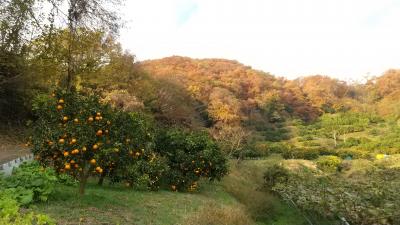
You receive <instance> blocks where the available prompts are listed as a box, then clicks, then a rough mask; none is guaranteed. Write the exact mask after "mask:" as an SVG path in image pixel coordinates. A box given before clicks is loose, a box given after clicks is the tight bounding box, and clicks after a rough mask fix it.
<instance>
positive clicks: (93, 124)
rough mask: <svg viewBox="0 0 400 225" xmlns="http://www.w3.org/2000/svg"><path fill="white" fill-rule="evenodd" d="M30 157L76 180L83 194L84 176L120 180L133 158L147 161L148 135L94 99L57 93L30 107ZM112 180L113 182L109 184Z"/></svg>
mask: <svg viewBox="0 0 400 225" xmlns="http://www.w3.org/2000/svg"><path fill="white" fill-rule="evenodd" d="M33 111H34V114H35V115H36V116H37V117H38V119H37V121H36V122H35V124H34V129H33V130H34V132H33V139H32V143H33V149H32V151H33V153H34V154H35V157H36V159H37V160H38V161H40V163H41V164H43V165H46V166H51V167H54V168H55V170H56V171H57V172H58V173H67V174H69V175H71V176H72V177H74V178H76V179H77V180H78V181H79V183H80V187H79V192H80V194H84V190H85V185H86V182H87V179H88V178H89V176H92V175H96V174H97V175H100V176H101V180H102V179H103V178H104V177H106V176H109V177H111V178H113V179H114V178H115V177H120V175H118V176H117V175H116V172H114V171H125V168H126V166H127V165H128V164H129V163H131V162H134V161H136V160H137V159H138V158H141V157H144V156H145V155H149V154H150V153H149V151H148V149H149V148H150V147H151V146H150V145H151V144H148V142H151V139H152V134H151V133H150V130H148V127H146V126H147V125H148V124H147V123H146V122H145V121H143V120H142V118H140V116H138V115H135V114H128V113H126V112H118V111H116V110H113V109H112V108H111V107H110V106H109V105H106V104H102V103H100V101H99V98H98V97H97V96H96V95H94V94H87V95H85V94H81V93H78V92H73V91H72V92H66V91H63V90H57V91H56V92H55V93H54V94H53V95H52V97H49V96H44V95H40V96H38V97H37V98H36V99H35V100H34V103H33ZM115 180H117V179H115Z"/></svg>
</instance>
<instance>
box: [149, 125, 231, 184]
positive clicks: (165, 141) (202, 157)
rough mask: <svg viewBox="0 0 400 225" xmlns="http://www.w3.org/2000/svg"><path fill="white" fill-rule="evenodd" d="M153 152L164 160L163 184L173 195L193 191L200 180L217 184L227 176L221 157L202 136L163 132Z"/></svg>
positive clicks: (211, 142)
mask: <svg viewBox="0 0 400 225" xmlns="http://www.w3.org/2000/svg"><path fill="white" fill-rule="evenodd" d="M155 149H156V152H157V153H158V154H159V155H160V156H161V157H165V158H166V159H167V163H168V167H169V170H168V171H166V172H165V174H164V175H163V180H164V182H165V183H166V184H168V185H169V186H170V188H171V190H173V191H178V190H179V191H186V190H188V191H194V190H196V189H197V187H198V183H197V182H198V181H199V179H200V178H202V177H203V178H207V179H209V180H214V179H217V180H219V179H221V178H222V177H223V176H224V175H226V174H227V172H228V168H227V160H226V158H225V156H224V155H223V154H222V152H221V151H220V149H219V148H218V145H217V144H216V143H215V142H214V141H213V140H212V139H211V138H210V135H209V134H207V133H206V132H186V131H183V130H180V129H171V130H164V131H162V132H160V133H159V135H158V137H157V140H156V148H155Z"/></svg>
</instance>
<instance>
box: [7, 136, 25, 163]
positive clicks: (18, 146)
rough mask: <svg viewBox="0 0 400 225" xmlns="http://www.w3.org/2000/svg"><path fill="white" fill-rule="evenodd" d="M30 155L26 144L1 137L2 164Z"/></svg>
mask: <svg viewBox="0 0 400 225" xmlns="http://www.w3.org/2000/svg"><path fill="white" fill-rule="evenodd" d="M29 153H30V150H29V148H27V147H25V146H24V143H22V142H21V141H18V140H14V139H12V138H10V137H8V136H6V135H0V164H2V163H6V162H8V161H10V160H13V159H16V158H18V157H20V156H25V155H27V154H29Z"/></svg>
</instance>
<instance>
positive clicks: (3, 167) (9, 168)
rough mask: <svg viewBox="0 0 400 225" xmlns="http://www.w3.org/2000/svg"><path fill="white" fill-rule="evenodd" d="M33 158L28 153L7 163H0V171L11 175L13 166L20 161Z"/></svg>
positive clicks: (16, 165) (17, 164)
mask: <svg viewBox="0 0 400 225" xmlns="http://www.w3.org/2000/svg"><path fill="white" fill-rule="evenodd" d="M31 160H33V154H28V155H25V156H21V157H19V158H17V159H14V160H11V161H9V162H7V163H4V164H1V165H0V173H3V174H4V175H6V176H9V175H11V173H12V171H13V169H14V168H15V167H18V166H19V165H21V163H23V162H25V161H31Z"/></svg>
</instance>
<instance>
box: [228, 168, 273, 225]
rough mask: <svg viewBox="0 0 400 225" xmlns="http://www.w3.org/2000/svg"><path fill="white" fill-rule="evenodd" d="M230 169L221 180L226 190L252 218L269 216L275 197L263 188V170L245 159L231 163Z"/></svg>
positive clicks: (259, 218) (257, 218)
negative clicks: (239, 162)
mask: <svg viewBox="0 0 400 225" xmlns="http://www.w3.org/2000/svg"><path fill="white" fill-rule="evenodd" d="M230 170H231V171H230V174H229V175H228V176H227V177H225V178H224V181H223V186H224V189H225V190H226V192H228V193H229V194H231V195H232V196H234V197H235V198H236V199H237V200H238V201H239V202H240V203H242V204H243V205H244V206H245V207H246V208H247V210H248V212H249V214H250V215H251V216H252V218H253V219H254V220H257V221H258V220H264V219H266V218H267V217H270V216H271V213H273V211H274V210H273V208H274V202H276V198H275V197H274V196H272V195H271V194H269V193H267V192H266V191H265V190H264V189H263V183H264V182H263V172H264V170H263V169H261V168H258V167H257V166H255V165H254V163H253V164H250V163H249V162H246V161H244V162H242V163H241V164H238V165H237V164H235V163H232V165H231V167H230Z"/></svg>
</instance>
